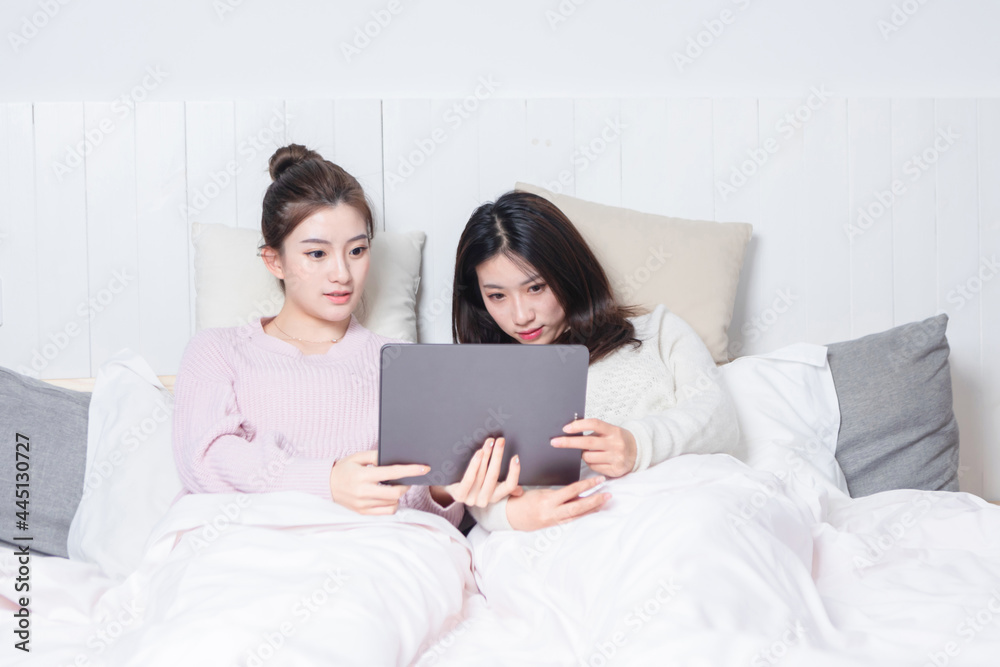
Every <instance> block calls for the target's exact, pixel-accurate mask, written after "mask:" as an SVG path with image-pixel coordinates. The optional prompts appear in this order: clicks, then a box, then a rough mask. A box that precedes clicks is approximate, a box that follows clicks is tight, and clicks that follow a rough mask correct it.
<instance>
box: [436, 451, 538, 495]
mask: <svg viewBox="0 0 1000 667" xmlns="http://www.w3.org/2000/svg"><path fill="white" fill-rule="evenodd" d="M505 444H506V441H505V440H504V439H503V438H495V439H494V438H487V439H486V442H485V443H483V446H482V448H481V449H479V450H478V451H477V452H476V453H475V454H474V455H473V457H472V460H471V461H469V465H468V467H467V468H466V469H465V475H463V476H462V479H461V480H460V481H458V482H455V483H454V484H449V485H448V486H432V487H430V493H431V497H432V498H433V499H434V500H435V501H436V502H437V503H438V504H439V505H441V506H442V507H447V506H448V505H449V504H451V503H452V502H453V501H458V502H460V503H465V504H466V505H470V506H476V507H486V506H487V505H489V504H492V503H495V502H499V501H500V500H503V499H504V498H506V497H507V496H519V495H521V494H522V493H524V489H522V488H521V487H520V486H519V485H518V478H519V477H520V474H521V461H520V459H519V458H518V457H517V456H515V457H513V458H512V459H511V461H510V465H509V466H508V468H509V469H508V470H507V479H505V480H504V481H503V482H500V481H498V478H499V476H500V462H501V461H502V460H503V450H504V445H505Z"/></svg>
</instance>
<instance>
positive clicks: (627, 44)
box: [0, 0, 1000, 102]
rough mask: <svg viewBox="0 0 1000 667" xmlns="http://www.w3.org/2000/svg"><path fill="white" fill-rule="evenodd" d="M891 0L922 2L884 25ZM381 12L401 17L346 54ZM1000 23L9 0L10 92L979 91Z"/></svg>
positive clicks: (928, 0)
mask: <svg viewBox="0 0 1000 667" xmlns="http://www.w3.org/2000/svg"><path fill="white" fill-rule="evenodd" d="M63 3H65V4H63ZM894 6H897V7H900V8H901V9H900V10H899V11H900V12H902V8H905V9H908V10H910V11H911V12H913V14H912V16H911V15H907V14H906V13H905V12H903V13H897V17H896V18H897V22H898V23H900V24H901V25H900V26H899V29H898V30H896V31H892V32H885V31H883V30H880V28H879V21H886V22H889V25H892V23H891V20H892V18H893V12H894ZM43 7H48V12H49V13H52V14H53V16H52V17H51V18H48V17H47V16H46V15H45V10H44V9H43ZM390 7H393V8H395V9H396V10H397V13H396V14H390V13H389V8H390ZM723 11H728V12H730V13H731V16H729V18H731V22H730V23H729V24H728V25H722V30H721V33H720V34H719V36H718V37H717V38H713V39H712V40H711V43H710V45H709V46H708V47H707V48H706V49H705V50H704V53H702V54H701V55H700V57H698V58H697V59H696V60H695V61H694V62H693V63H692V64H691V65H690V66H687V67H685V68H684V69H683V71H679V69H678V67H677V66H676V64H675V62H674V56H673V54H674V53H675V52H678V51H683V50H684V49H685V48H686V46H687V43H688V39H691V38H697V37H698V33H699V32H701V31H704V30H705V29H706V28H705V26H704V22H705V21H709V22H711V21H713V20H716V19H718V18H719V17H720V15H721V13H722V12H723ZM372 12H375V13H379V12H382V13H384V14H386V15H391V17H392V20H391V21H390V22H388V25H386V27H385V28H381V29H380V31H379V32H378V34H377V35H376V36H375V37H374V38H373V39H372V40H371V43H370V44H369V45H368V46H367V47H366V48H364V50H362V51H361V53H360V54H357V55H355V56H352V57H351V58H350V61H348V58H346V57H345V55H344V54H343V51H342V45H343V44H345V43H347V44H350V43H351V42H352V40H354V39H355V36H356V33H355V31H356V30H357V29H359V28H360V29H362V30H363V29H364V28H365V25H366V23H368V22H370V21H372V20H373V16H372ZM560 12H562V13H560ZM564 14H565V15H566V16H563V15H564ZM553 16H557V17H559V18H560V19H561V18H565V20H564V21H559V22H554V21H553V18H552V17H553ZM903 18H905V19H906V20H905V22H903V20H902V19H903ZM33 19H34V22H35V23H36V24H42V25H43V27H42V28H40V29H37V30H36V29H35V26H34V25H31V21H32V20H33ZM25 21H27V22H28V23H27V25H28V27H27V28H26V27H25V25H26V24H25ZM998 26H1000V3H997V2H996V1H995V0H948V1H947V2H945V1H944V0H838V1H828V2H816V1H815V0H813V1H803V0H714V1H712V2H705V1H704V0H700V1H696V0H683V1H681V0H672V1H668V2H657V1H655V0H631V1H629V0H626V1H616V2H612V1H611V0H542V1H538V0H505V1H504V2H502V3H501V2H495V3H487V2H469V1H468V0H464V1H463V0H444V1H438V2H435V1H433V0H422V1H420V2H414V1H413V0H365V1H363V2H328V1H325V0H284V1H282V2H276V1H271V2H268V1H267V0H175V1H174V2H155V3H152V2H134V1H129V0H89V1H85V0H4V2H3V3H2V7H0V28H2V34H3V36H4V39H3V44H0V72H2V75H0V101H4V102H13V101H31V102H39V101H72V100H103V101H107V100H112V99H115V98H117V97H119V96H121V95H125V94H127V93H128V91H129V90H131V88H132V87H133V86H134V85H136V83H138V82H139V81H140V80H141V79H142V76H143V71H144V70H145V68H146V67H147V66H154V67H160V68H161V69H162V70H163V71H165V72H167V73H168V78H167V79H166V80H165V81H164V83H163V85H162V86H161V87H160V88H158V89H157V90H156V91H155V99H157V100H195V99H197V100H226V99H273V98H281V99H305V98H310V97H338V98H343V97H368V98H386V97H404V98H405V97H415V98H427V97H461V96H464V95H466V94H468V93H469V92H470V90H469V89H470V86H473V85H474V82H475V81H476V79H477V78H478V77H479V76H480V75H483V74H492V75H494V76H495V77H496V78H497V80H499V81H501V82H502V90H501V93H500V94H501V95H502V96H507V97H512V98H525V97H614V98H617V97H632V96H638V97H647V96H653V97H687V96H708V97H743V96H749V97H798V96H800V95H801V94H802V93H803V92H804V91H805V90H807V89H808V87H809V86H811V85H814V84H819V83H823V84H825V85H826V86H827V87H828V88H829V89H830V90H832V91H833V92H834V93H835V94H837V95H844V96H880V97H881V96H886V97H927V96H933V97H953V96H961V97H984V96H995V95H998V94H1000V67H998V63H1000V41H998V40H997V39H996V32H997V28H998ZM376 27H377V24H376ZM893 27H896V26H893ZM716 28H717V29H718V26H716ZM717 31H718V30H717ZM373 32H374V30H373ZM884 32H885V35H884V34H883V33H884ZM35 33H37V34H35ZM11 34H14V35H17V36H18V37H21V36H22V34H23V35H27V36H28V37H27V38H26V39H25V43H20V42H19V41H18V40H17V39H15V40H14V41H15V42H17V43H15V44H12V42H11ZM708 37H712V36H711V35H709V34H708V33H706V34H705V35H703V36H702V39H703V41H704V42H705V43H709V39H707V38H708ZM15 48H16V50H15Z"/></svg>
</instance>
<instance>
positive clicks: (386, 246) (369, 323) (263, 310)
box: [191, 222, 426, 343]
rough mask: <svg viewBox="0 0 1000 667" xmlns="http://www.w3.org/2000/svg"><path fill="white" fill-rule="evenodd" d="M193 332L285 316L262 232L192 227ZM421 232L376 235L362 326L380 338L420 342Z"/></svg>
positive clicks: (280, 294) (380, 233) (197, 224)
mask: <svg viewBox="0 0 1000 667" xmlns="http://www.w3.org/2000/svg"><path fill="white" fill-rule="evenodd" d="M191 238H192V241H193V243H194V282H195V328H196V330H198V331H200V330H202V329H207V328H209V327H234V326H239V325H240V324H245V323H246V322H249V321H251V320H254V319H257V318H258V317H263V316H266V315H275V314H277V313H278V311H279V310H281V305H282V304H283V303H284V301H285V298H284V296H283V295H282V293H281V288H280V287H279V286H278V281H277V279H276V278H275V277H274V276H272V275H271V273H270V272H269V271H268V270H267V268H265V266H264V262H263V260H261V258H260V257H258V256H257V248H258V246H259V245H260V243H261V236H260V232H258V231H257V230H254V229H241V228H239V227H229V226H227V225H219V224H204V223H198V222H195V223H192V224H191ZM425 238H426V236H425V234H424V233H423V232H404V233H397V232H376V233H375V238H374V240H373V241H372V245H371V269H370V270H369V272H368V281H367V282H366V284H365V293H364V301H363V305H362V307H361V308H360V309H359V310H358V311H357V312H356V313H355V314H356V315H357V317H358V321H360V322H361V324H363V325H364V326H365V327H367V328H368V329H371V330H372V331H374V332H375V333H377V334H381V335H383V336H388V337H389V338H401V339H403V340H406V341H409V342H411V343H415V342H417V316H416V310H415V309H416V305H417V298H416V295H417V285H418V284H419V277H420V258H421V251H422V249H423V247H424V239H425Z"/></svg>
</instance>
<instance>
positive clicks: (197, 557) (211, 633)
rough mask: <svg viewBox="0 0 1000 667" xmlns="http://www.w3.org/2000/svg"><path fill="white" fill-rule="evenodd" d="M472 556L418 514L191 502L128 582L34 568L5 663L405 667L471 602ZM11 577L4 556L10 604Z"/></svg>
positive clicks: (41, 561) (0, 590)
mask: <svg viewBox="0 0 1000 667" xmlns="http://www.w3.org/2000/svg"><path fill="white" fill-rule="evenodd" d="M470 559H471V555H470V553H469V550H468V542H467V541H466V540H465V538H463V537H462V535H461V534H460V533H459V532H458V531H457V530H455V528H454V527H453V526H451V525H450V524H449V523H448V522H447V521H445V520H444V519H442V518H440V517H437V516H434V515H431V514H427V513H424V512H418V511H415V510H402V511H400V512H399V513H397V514H396V515H395V516H390V517H363V516H361V515H359V514H356V513H354V512H351V511H349V510H346V509H344V508H341V507H339V506H337V505H335V504H333V503H330V502H324V501H323V500H321V499H319V498H314V497H311V496H308V495H306V494H302V493H294V492H287V493H275V494H263V495H255V496H250V495H243V494H231V495H230V494H218V495H194V496H186V497H184V498H181V499H180V500H179V501H178V502H177V503H176V504H175V505H174V506H173V507H172V508H171V509H170V511H169V512H168V514H167V516H166V517H165V518H164V519H163V520H162V521H161V522H160V523H159V524H158V525H157V527H156V529H155V530H154V533H153V536H152V537H151V539H150V541H149V542H148V544H147V548H146V550H145V553H144V556H143V558H142V561H141V563H140V565H139V568H138V569H137V570H136V571H135V572H134V573H133V574H132V575H131V576H129V577H128V578H127V579H126V580H125V581H124V582H122V583H117V582H115V581H114V580H112V579H110V578H108V577H105V576H103V575H101V574H100V572H99V571H98V569H97V567H96V566H94V565H91V564H85V563H79V562H74V561H67V560H63V559H58V558H35V559H33V561H32V562H31V643H30V647H31V653H30V655H29V654H23V653H22V652H21V651H17V650H14V649H12V648H11V646H9V644H11V643H12V641H10V640H8V642H7V643H8V645H7V646H4V647H3V648H2V649H0V653H2V655H3V659H2V660H0V664H5V665H7V664H22V663H23V664H30V665H45V664H48V665H114V666H116V667H117V666H119V665H122V666H125V665H129V666H131V665H135V666H137V667H149V666H154V665H170V666H177V665H206V666H207V665H211V666H213V667H219V666H226V665H247V666H254V665H269V666H270V665H320V664H323V665H365V666H366V667H367V666H370V665H407V664H409V663H410V662H411V661H412V660H413V659H414V657H415V656H417V655H418V654H419V651H421V650H422V649H423V648H424V646H422V644H425V640H426V638H427V637H433V636H435V635H437V634H439V633H440V632H441V629H442V628H443V627H445V624H446V623H447V622H449V621H450V620H451V619H452V618H457V617H458V615H459V614H460V613H461V610H462V608H463V605H464V604H465V601H466V598H468V597H469V596H470V595H472V594H474V593H475V582H474V581H473V579H472V574H471V560H470ZM16 571H17V564H16V562H15V561H14V559H13V558H12V557H11V556H10V554H4V557H3V560H2V567H0V595H3V596H5V598H11V597H13V595H12V593H13V582H12V579H13V577H14V576H15V574H16ZM5 598H0V603H2V604H4V606H6V607H7V609H11V610H13V609H14V606H13V603H12V601H11V600H10V599H5ZM3 616H4V617H5V618H6V619H9V618H10V617H11V616H10V613H8V611H7V610H6V609H5V610H4V611H3ZM5 636H7V637H8V638H10V637H11V636H12V634H11V632H10V631H9V630H8V631H7V632H6V633H5Z"/></svg>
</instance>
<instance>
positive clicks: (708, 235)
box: [515, 183, 753, 363]
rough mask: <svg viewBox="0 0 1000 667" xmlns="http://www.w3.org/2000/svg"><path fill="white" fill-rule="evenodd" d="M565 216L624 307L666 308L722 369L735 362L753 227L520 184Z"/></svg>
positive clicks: (522, 187) (525, 190)
mask: <svg viewBox="0 0 1000 667" xmlns="http://www.w3.org/2000/svg"><path fill="white" fill-rule="evenodd" d="M515 189H516V190H520V191H522V192H531V193H533V194H536V195H539V196H541V197H545V198H546V199H548V200H549V201H551V202H552V203H553V204H555V205H556V206H558V207H559V209H560V210H561V211H562V212H563V213H565V214H566V217H568V218H569V219H570V220H571V221H572V222H573V224H574V225H575V226H576V228H577V229H579V230H580V233H581V234H582V235H583V237H584V238H585V239H586V240H587V243H588V244H589V245H590V247H591V249H592V250H593V251H594V254H595V255H597V259H598V260H599V261H600V262H601V264H602V265H603V266H604V270H605V271H607V273H608V278H609V279H610V280H611V284H612V286H613V287H614V289H615V293H616V294H617V296H618V298H619V299H620V300H621V302H622V303H626V304H634V305H638V306H641V307H643V308H647V309H650V310H651V309H652V308H653V307H654V306H656V305H658V304H663V305H665V306H666V307H667V308H669V309H670V310H671V311H673V312H674V313H677V315H678V316H680V317H681V318H682V319H684V321H686V322H687V323H688V324H690V325H691V328H693V329H694V330H695V331H696V332H698V335H699V336H701V338H702V340H703V341H705V345H706V346H707V347H708V349H709V351H710V352H711V353H712V357H713V358H714V359H715V361H716V363H725V362H726V361H729V355H728V352H727V347H728V346H729V334H728V330H729V323H730V322H731V321H732V319H733V306H734V305H735V303H736V287H737V285H738V284H739V280H740V270H741V269H742V268H743V254H744V251H745V250H746V245H747V242H749V241H750V234H751V232H752V231H753V227H752V226H751V225H750V224H748V223H745V222H702V221H695V220H681V219H679V218H668V217H666V216H663V215H652V214H650V213H640V212H639V211H633V210H630V209H627V208H618V207H615V206H605V205H603V204H595V203H593V202H589V201H584V200H583V199H577V198H576V197H570V196H568V195H560V194H555V193H553V192H549V191H548V190H545V189H544V188H540V187H537V186H534V185H528V184H526V183H518V184H517V185H516V186H515Z"/></svg>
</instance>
